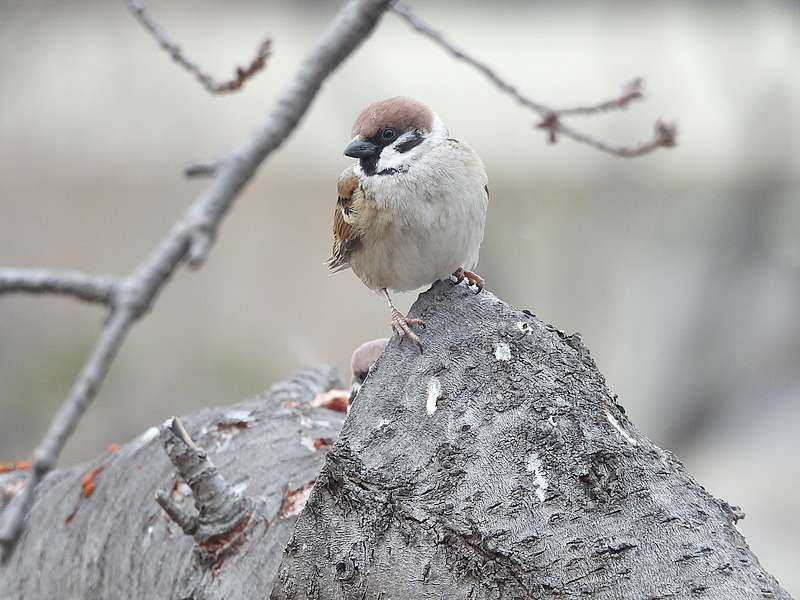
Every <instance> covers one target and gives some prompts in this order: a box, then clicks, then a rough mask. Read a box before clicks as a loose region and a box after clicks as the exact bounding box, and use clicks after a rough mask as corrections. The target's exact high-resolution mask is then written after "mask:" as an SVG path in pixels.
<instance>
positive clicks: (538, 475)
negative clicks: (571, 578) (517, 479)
mask: <svg viewBox="0 0 800 600" xmlns="http://www.w3.org/2000/svg"><path fill="white" fill-rule="evenodd" d="M527 467H528V472H529V473H533V485H534V491H535V492H536V497H537V498H539V502H544V498H545V492H546V491H547V488H548V487H550V483H549V482H548V481H547V479H546V478H545V476H544V475H543V474H542V461H541V460H539V456H538V455H537V454H536V452H531V454H530V455H529V456H528V465H527Z"/></svg>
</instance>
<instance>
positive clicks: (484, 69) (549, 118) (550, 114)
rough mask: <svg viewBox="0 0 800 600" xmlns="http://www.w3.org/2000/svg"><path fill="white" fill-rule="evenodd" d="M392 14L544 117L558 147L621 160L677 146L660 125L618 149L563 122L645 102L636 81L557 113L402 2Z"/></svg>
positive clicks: (671, 129)
mask: <svg viewBox="0 0 800 600" xmlns="http://www.w3.org/2000/svg"><path fill="white" fill-rule="evenodd" d="M391 10H392V11H393V12H394V13H395V14H396V15H398V16H399V17H401V18H402V19H404V20H405V21H406V22H407V23H408V24H409V25H410V26H411V27H412V28H413V29H414V30H415V31H417V32H418V33H421V34H422V35H424V36H426V37H428V38H430V39H431V40H433V41H434V42H436V43H437V44H438V45H439V46H441V47H442V48H444V49H445V50H446V51H447V52H449V53H450V54H451V55H452V56H453V58H455V59H457V60H460V61H462V62H465V63H467V64H468V65H470V66H471V67H473V68H474V69H476V70H477V71H479V72H480V73H481V74H482V75H483V76H484V77H486V78H487V79H488V80H489V81H490V82H491V83H492V84H494V86H495V87H497V88H498V89H499V90H500V91H501V92H503V93H505V94H507V95H509V96H511V97H512V98H513V99H514V100H516V101H517V102H518V103H519V104H521V105H522V106H525V107H527V108H529V109H531V110H533V111H534V112H536V113H538V114H539V115H540V116H541V117H542V121H541V122H540V123H538V124H537V125H536V127H537V128H539V129H545V130H546V131H547V132H548V136H547V137H548V141H549V142H550V143H551V144H554V143H555V142H556V141H557V139H558V135H559V134H560V135H563V136H565V137H568V138H570V139H572V140H574V141H576V142H580V143H582V144H586V145H588V146H591V147H593V148H596V149H597V150H600V151H602V152H606V153H608V154H612V155H614V156H619V157H623V158H630V157H634V156H642V155H644V154H648V153H649V152H652V151H653V150H655V149H656V148H671V147H673V146H675V144H676V137H677V128H676V127H675V126H674V125H671V124H666V123H662V122H660V121H659V122H657V123H656V125H655V135H654V136H653V137H652V138H651V139H650V140H649V141H646V142H642V143H639V144H636V145H634V146H625V145H615V144H611V143H609V142H605V141H603V140H600V139H597V138H594V137H592V136H590V135H588V134H585V133H581V132H580V131H578V130H576V129H574V128H573V127H570V126H567V125H565V124H564V123H563V122H562V120H561V119H562V117H566V116H577V115H592V114H597V113H600V112H607V111H611V110H621V109H625V108H627V107H628V105H629V104H630V103H631V102H633V101H635V100H641V99H642V98H643V97H644V95H643V92H642V80H641V79H635V80H634V81H632V82H631V83H629V84H628V85H627V86H626V87H625V89H624V90H623V93H622V95H620V96H619V97H617V98H614V99H612V100H607V101H605V102H600V103H598V104H592V105H587V106H579V107H573V108H563V109H556V108H550V107H549V106H547V105H545V104H542V103H541V102H536V101H535V100H532V99H531V98H529V97H527V96H525V95H524V94H522V93H521V92H520V91H519V90H518V89H517V88H516V86H514V85H512V84H510V83H509V82H508V81H506V80H505V79H503V78H502V77H500V75H498V74H497V73H496V72H495V71H494V70H493V69H492V68H491V67H489V66H488V65H486V64H485V63H483V62H481V61H479V60H478V59H476V58H474V57H473V56H471V55H470V54H469V53H467V52H466V51H465V50H462V49H460V48H458V47H457V46H455V45H453V44H452V43H451V42H449V41H448V40H447V39H446V38H445V37H444V36H443V35H442V34H441V33H440V32H438V31H436V30H435V29H433V28H432V27H431V26H430V25H428V24H427V23H425V22H424V21H422V20H421V19H420V18H419V17H417V16H416V15H415V14H414V13H413V12H412V11H411V10H410V9H409V8H408V7H407V6H406V5H404V4H402V3H401V2H393V3H392V7H391Z"/></svg>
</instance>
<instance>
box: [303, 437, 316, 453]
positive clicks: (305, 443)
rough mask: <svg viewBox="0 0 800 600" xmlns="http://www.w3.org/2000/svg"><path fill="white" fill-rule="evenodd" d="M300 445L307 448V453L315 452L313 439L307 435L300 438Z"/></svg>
mask: <svg viewBox="0 0 800 600" xmlns="http://www.w3.org/2000/svg"><path fill="white" fill-rule="evenodd" d="M300 445H301V446H303V447H304V448H308V450H309V452H316V451H317V449H316V448H315V447H314V439H313V438H312V437H311V436H309V435H304V436H303V437H301V438H300Z"/></svg>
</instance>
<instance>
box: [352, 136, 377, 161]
mask: <svg viewBox="0 0 800 600" xmlns="http://www.w3.org/2000/svg"><path fill="white" fill-rule="evenodd" d="M379 153H380V148H378V146H377V145H376V144H373V143H372V142H368V141H366V140H361V139H358V138H355V139H354V140H353V141H352V142H350V143H349V144H347V147H346V148H345V149H344V155H345V156H350V157H352V158H372V157H373V156H378V154H379Z"/></svg>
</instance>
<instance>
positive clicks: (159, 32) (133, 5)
mask: <svg viewBox="0 0 800 600" xmlns="http://www.w3.org/2000/svg"><path fill="white" fill-rule="evenodd" d="M125 3H126V4H127V5H128V8H129V9H130V10H131V12H132V13H133V14H134V15H135V16H136V19H137V20H138V21H139V23H141V24H142V26H143V27H144V28H145V29H147V31H149V32H150V34H151V35H152V36H153V37H154V38H155V39H156V41H157V42H158V44H159V46H161V47H162V48H163V49H164V50H165V51H166V52H167V53H168V54H169V55H170V56H171V57H172V60H174V61H175V62H176V63H178V64H179V65H180V66H182V67H183V68H184V69H186V70H187V71H189V73H191V74H192V75H194V76H195V78H197V80H198V81H199V82H200V83H201V84H202V85H203V87H204V88H206V90H208V91H209V92H210V93H212V94H226V93H229V92H234V91H236V90H239V89H241V87H242V86H243V85H244V83H245V82H246V81H247V80H248V79H250V78H251V77H253V75H255V74H256V73H258V72H259V71H260V70H261V69H263V68H264V65H266V61H267V57H269V55H270V49H271V47H272V40H270V39H266V40H264V41H263V42H261V44H260V45H259V47H258V50H257V51H256V55H255V57H254V58H253V60H251V61H250V63H249V64H248V65H247V66H246V67H236V72H235V74H234V76H233V78H232V79H229V80H227V81H216V80H215V79H214V78H213V77H211V75H209V74H207V73H206V72H205V71H203V69H202V68H201V67H200V66H199V65H197V64H196V63H194V62H193V61H191V60H190V59H189V58H187V57H186V55H185V54H184V53H183V51H182V50H181V47H180V46H178V44H176V43H175V42H173V41H172V40H171V39H170V38H169V36H168V35H167V34H166V32H165V31H164V30H163V29H161V27H159V25H158V23H156V22H155V21H154V20H153V18H152V17H151V16H150V15H149V14H148V13H147V8H146V7H145V5H144V2H142V1H141V0H125Z"/></svg>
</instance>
